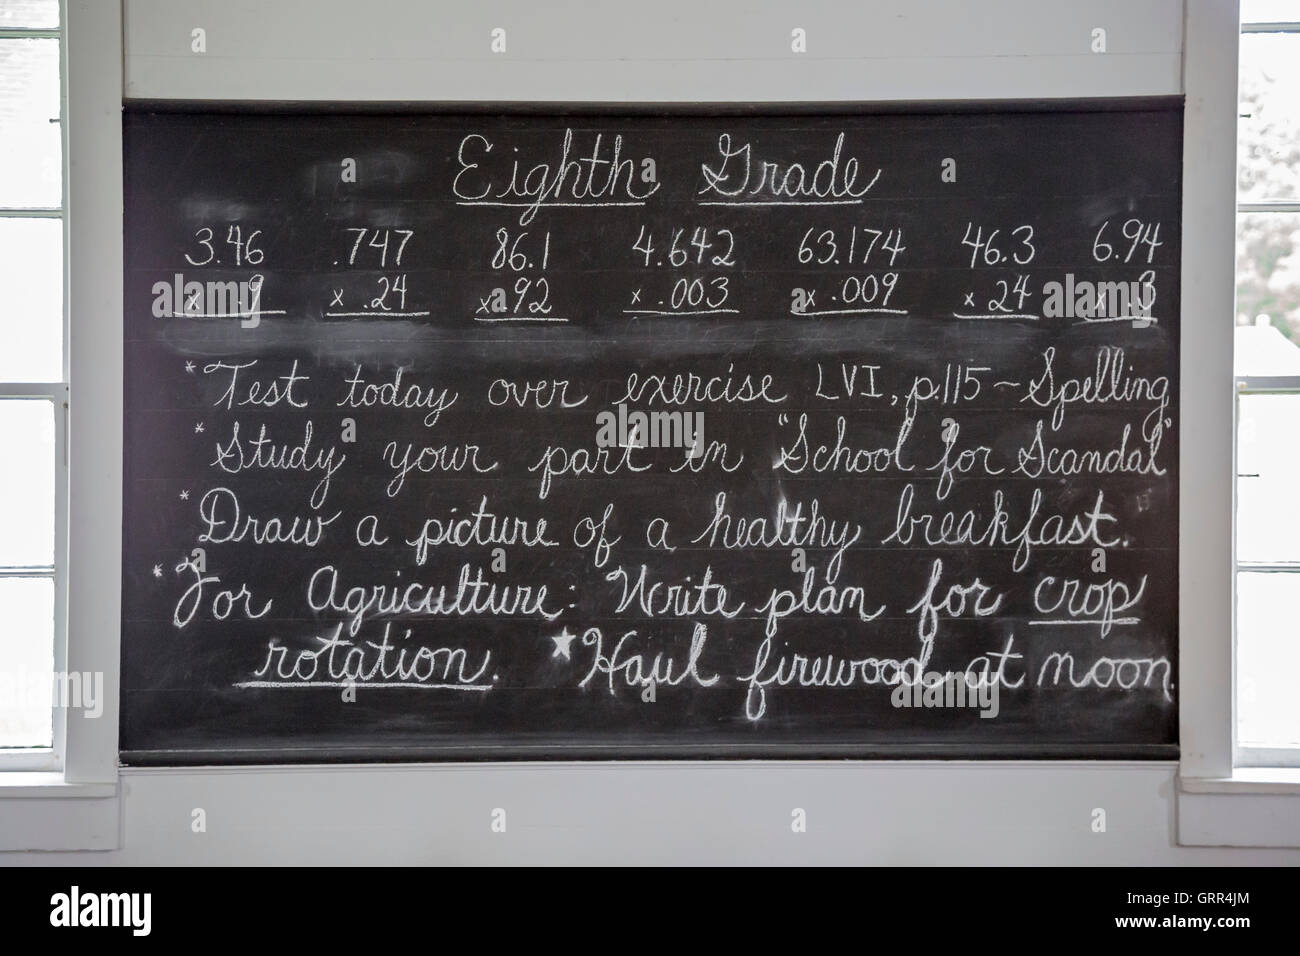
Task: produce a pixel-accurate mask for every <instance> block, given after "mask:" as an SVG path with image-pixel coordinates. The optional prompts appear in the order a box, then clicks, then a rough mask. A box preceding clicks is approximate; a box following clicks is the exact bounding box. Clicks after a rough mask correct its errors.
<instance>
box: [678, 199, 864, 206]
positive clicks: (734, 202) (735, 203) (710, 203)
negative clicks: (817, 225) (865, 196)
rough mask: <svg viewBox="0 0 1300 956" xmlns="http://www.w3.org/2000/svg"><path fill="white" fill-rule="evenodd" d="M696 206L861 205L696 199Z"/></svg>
mask: <svg viewBox="0 0 1300 956" xmlns="http://www.w3.org/2000/svg"><path fill="white" fill-rule="evenodd" d="M695 205H697V206H861V205H862V200H861V199H809V200H800V199H789V200H786V199H759V200H756V201H750V200H745V199H738V200H727V199H697V200H696V201H695Z"/></svg>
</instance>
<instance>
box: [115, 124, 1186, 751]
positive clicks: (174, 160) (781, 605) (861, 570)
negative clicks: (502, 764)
mask: <svg viewBox="0 0 1300 956" xmlns="http://www.w3.org/2000/svg"><path fill="white" fill-rule="evenodd" d="M124 123H125V130H124V132H125V231H126V232H125V236H126V263H125V329H126V333H125V369H126V371H125V407H126V416H125V422H124V441H125V461H124V469H125V473H124V478H125V487H124V503H123V505H124V512H123V514H124V521H123V568H124V569H123V617H122V710H121V750H122V759H123V760H124V761H125V762H127V763H140V764H150V763H153V764H186V763H213V762H285V761H331V760H430V759H434V760H437V759H455V760H484V759H517V758H526V759H581V758H628V759H632V758H748V757H768V758H812V757H823V758H824V757H872V756H904V757H931V756H944V757H1125V758H1129V757H1137V758H1142V757H1147V758H1167V757H1170V756H1173V755H1175V754H1176V753H1177V746H1176V745H1177V707H1176V700H1177V686H1176V676H1177V633H1178V632H1177V546H1178V539H1177V505H1178V494H1177V490H1178V483H1177V470H1176V468H1177V461H1178V436H1179V428H1178V422H1177V415H1176V409H1177V407H1178V394H1177V385H1178V329H1179V257H1180V249H1179V218H1180V168H1181V150H1182V145H1181V144H1182V103H1181V100H1144V101H1098V102H1092V101H1089V102H1079V103H1068V104H1063V103H1055V104H1050V106H1040V107H1029V106H1023V105H1022V106H1019V107H1017V106H1012V105H1006V104H1001V105H999V104H990V105H986V106H984V107H982V108H969V109H961V110H955V109H953V108H951V107H947V108H943V107H935V108H922V107H917V108H912V109H908V110H906V111H904V110H893V111H882V110H873V109H869V108H861V109H856V108H855V109H850V108H846V107H837V108H836V109H833V110H821V109H815V108H799V109H793V108H789V109H784V110H777V109H741V110H709V109H703V108H697V109H693V110H672V109H652V108H648V107H646V108H638V109H625V110H623V111H621V112H616V111H611V110H608V109H604V110H602V109H584V110H579V109H573V108H570V109H563V108H554V109H531V110H524V109H521V110H517V111H514V112H507V113H495V112H486V111H482V110H449V111H444V112H436V113H435V112H424V113H415V112H409V111H407V112H403V111H392V112H379V111H375V112H371V113H369V114H360V113H350V112H349V113H345V112H329V111H315V112H310V111H293V110H288V109H285V110H278V111H270V112H262V113H258V112H248V111H244V112H240V111H238V110H233V109H232V110H229V111H220V110H211V111H208V112H202V111H184V110H176V111H161V110H149V109H135V110H130V111H128V112H127V114H126V116H125V120H124Z"/></svg>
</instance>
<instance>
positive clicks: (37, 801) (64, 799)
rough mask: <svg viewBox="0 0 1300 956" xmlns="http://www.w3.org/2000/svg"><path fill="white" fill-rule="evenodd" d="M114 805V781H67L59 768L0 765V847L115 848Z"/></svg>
mask: <svg viewBox="0 0 1300 956" xmlns="http://www.w3.org/2000/svg"><path fill="white" fill-rule="evenodd" d="M119 811H120V798H119V795H118V786H117V784H116V783H69V782H68V781H67V780H65V779H64V777H63V774H62V773H50V772H29V771H13V772H3V771H0V851H5V850H49V851H69V850H116V849H118V847H119V846H120V845H121V830H122V827H121V815H120V812H119ZM3 863H4V854H3V852H0V865H2V864H3Z"/></svg>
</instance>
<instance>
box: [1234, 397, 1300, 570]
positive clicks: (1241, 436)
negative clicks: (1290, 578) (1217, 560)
mask: <svg viewBox="0 0 1300 956" xmlns="http://www.w3.org/2000/svg"><path fill="white" fill-rule="evenodd" d="M1237 409H1238V420H1237V476H1238V477H1237V560H1238V561H1266V562H1268V563H1270V564H1278V563H1282V562H1290V561H1300V501H1297V498H1296V496H1297V494H1300V444H1297V443H1296V441H1295V440H1294V437H1295V434H1296V431H1297V428H1300V395H1242V396H1241V397H1240V400H1239V404H1238V406H1237Z"/></svg>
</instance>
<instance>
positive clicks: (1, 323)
mask: <svg viewBox="0 0 1300 956" xmlns="http://www.w3.org/2000/svg"><path fill="white" fill-rule="evenodd" d="M61 22H62V18H61V10H60V3H59V0H0V144H3V145H2V147H0V768H4V769H52V768H56V767H58V766H59V764H60V750H61V741H62V731H63V720H62V712H61V708H60V707H58V706H56V704H57V703H60V702H61V701H60V698H59V682H57V681H56V680H55V675H56V674H58V673H60V671H61V668H62V661H63V644H64V641H63V635H64V630H65V625H64V617H65V615H64V609H65V607H66V594H65V592H66V580H67V574H66V564H67V546H66V542H65V539H66V528H65V519H64V514H65V508H64V502H65V498H66V489H67V484H66V458H65V453H64V446H63V436H64V423H65V420H66V415H65V413H66V409H67V405H66V402H67V394H68V386H67V378H68V375H67V359H66V353H67V350H66V348H65V339H66V327H67V323H66V320H65V308H64V249H65V239H64V202H65V199H64V160H63V157H64V135H63V100H64V96H63V89H64V81H63V69H62V47H63V41H62V34H61Z"/></svg>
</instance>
